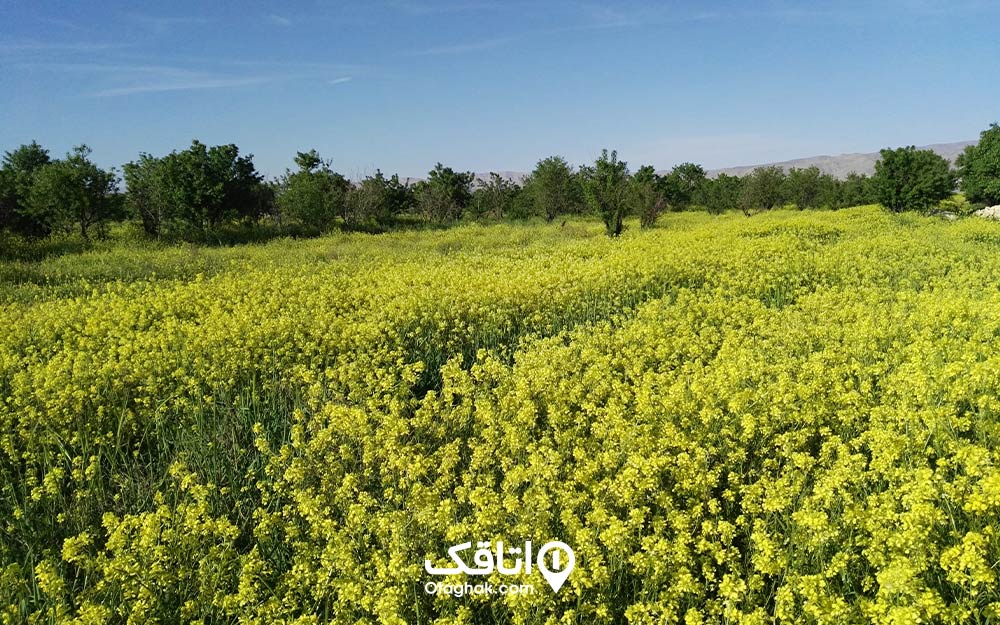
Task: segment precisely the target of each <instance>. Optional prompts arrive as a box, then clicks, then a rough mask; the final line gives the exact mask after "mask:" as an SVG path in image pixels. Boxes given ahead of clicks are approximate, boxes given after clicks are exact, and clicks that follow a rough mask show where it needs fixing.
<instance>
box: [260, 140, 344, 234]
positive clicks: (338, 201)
mask: <svg viewBox="0 0 1000 625" xmlns="http://www.w3.org/2000/svg"><path fill="white" fill-rule="evenodd" d="M295 164H296V165H298V168H299V169H298V171H295V172H292V171H286V172H285V176H284V177H283V178H282V180H281V181H280V182H279V184H278V191H277V198H276V203H277V207H278V210H279V212H280V214H281V215H282V217H289V218H291V219H293V220H295V221H297V222H299V223H301V224H302V225H304V226H306V227H307V228H312V229H315V230H320V231H324V230H328V229H329V228H330V227H331V226H332V225H333V224H334V222H335V221H336V220H337V218H338V217H340V218H343V219H344V221H345V223H353V222H354V217H355V215H354V214H353V212H352V211H350V210H349V207H348V202H347V197H348V193H349V192H350V190H351V184H350V182H349V181H348V180H347V178H345V177H344V176H342V175H340V174H339V173H337V172H335V171H333V169H332V168H331V163H330V161H324V160H323V159H321V158H320V156H319V154H318V153H317V152H316V150H310V151H309V152H298V153H297V154H296V156H295Z"/></svg>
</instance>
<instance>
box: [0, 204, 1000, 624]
mask: <svg viewBox="0 0 1000 625" xmlns="http://www.w3.org/2000/svg"><path fill="white" fill-rule="evenodd" d="M574 227H575V229H574V230H570V231H566V230H564V229H562V228H560V227H559V226H557V225H547V226H531V227H516V226H506V225H504V226H495V227H489V228H483V227H477V226H468V227H461V228H456V229H454V230H449V231H446V232H432V233H401V234H393V235H381V236H375V237H371V236H361V235H343V236H331V237H327V238H324V239H320V240H318V241H309V242H282V243H280V244H269V245H265V246H260V247H257V248H248V249H247V250H242V251H239V252H233V251H228V250H225V251H219V250H215V251H213V250H206V251H204V252H203V254H205V255H207V256H206V258H205V259H203V260H201V261H200V264H199V265H198V268H199V271H198V272H196V273H193V274H188V273H185V271H184V270H183V269H182V268H180V267H179V266H178V265H174V264H172V263H173V261H171V260H169V259H170V258H173V257H172V256H170V255H171V254H175V252H173V251H169V250H168V251H162V250H151V251H149V252H148V254H149V255H150V258H152V259H154V260H149V259H146V260H144V261H143V260H141V259H142V252H140V251H135V250H131V251H127V254H128V255H132V256H136V257H138V258H139V259H140V260H133V262H132V263H131V264H128V263H126V264H127V265H128V266H135V267H146V266H147V265H149V266H156V265H157V263H161V262H162V263H163V264H165V265H166V266H167V268H166V269H165V270H164V271H163V272H162V273H161V274H160V275H159V276H153V275H152V274H151V272H147V273H142V272H139V273H141V275H135V276H132V277H131V278H129V279H125V278H123V277H122V276H115V275H113V272H109V271H108V270H107V268H106V265H105V264H104V263H96V262H95V261H94V259H90V260H89V261H88V260H86V259H85V261H84V262H83V264H82V265H81V267H83V269H80V270H79V274H76V275H72V276H69V277H66V275H65V274H66V272H67V268H66V265H65V261H64V259H56V260H50V261H41V262H40V263H38V265H37V266H35V267H33V268H32V272H33V273H32V275H33V276H35V277H36V278H39V277H41V276H46V275H50V276H51V275H55V274H52V273H49V272H56V271H58V272H59V273H58V276H63V277H54V278H52V280H51V282H50V281H47V280H41V279H38V280H34V281H31V282H28V283H25V284H13V283H10V284H7V285H5V286H4V288H3V289H2V290H0V293H3V294H4V301H6V303H4V304H2V305H0V327H5V328H10V329H11V331H9V332H5V333H3V334H2V335H0V623H4V624H6V623H18V622H23V621H34V622H42V621H65V622H76V623H117V622H133V623H147V622H148V623H170V622H201V623H218V622H242V623H321V622H324V623H325V622H330V623H344V624H347V623H351V624H358V623H371V624H375V623H399V624H402V623H440V624H444V623H492V622H510V623H517V624H524V625H529V624H542V623H544V624H546V625H548V624H556V623H617V622H630V623H650V624H651V623H678V624H680V623H685V624H695V623H747V624H763V623H773V622H779V623H869V622H876V623H885V624H889V623H922V622H941V623H965V622H970V621H976V620H978V621H979V622H987V621H993V620H997V619H1000V583H998V580H997V574H996V571H995V567H996V563H997V562H998V561H1000V531H998V530H1000V526H998V523H1000V458H998V457H997V451H996V450H997V449H998V445H1000V349H998V348H1000V291H998V290H997V288H996V282H995V281H996V276H997V275H1000V255H998V254H997V247H996V243H995V242H996V241H1000V230H998V227H997V226H996V225H994V224H989V223H982V222H971V221H967V222H965V221H963V222H957V223H951V222H943V221H937V220H934V219H930V218H915V217H911V216H892V215H887V214H884V213H882V212H880V211H878V210H876V209H874V208H858V209H850V210H845V211H840V212H836V213H822V214H819V213H817V214H807V213H797V212H796V213H792V212H780V211H779V212H774V213H770V214H766V215H759V216H756V217H754V218H753V219H752V220H747V219H745V218H742V217H737V216H725V217H712V216H707V215H696V214H679V215H672V216H669V218H667V219H664V220H663V227H661V228H658V229H654V230H652V231H643V232H641V233H636V232H630V233H627V234H626V236H623V237H621V238H620V239H618V240H608V239H607V238H605V237H602V236H600V228H599V226H598V225H596V224H588V225H585V226H580V225H576V224H575V225H574ZM176 253H180V252H176ZM183 253H189V252H183ZM122 254H123V255H125V254H126V252H122ZM213 254H215V255H217V256H213ZM239 254H242V255H243V256H239ZM157 259H159V260H157ZM164 259H166V260H164ZM168 261H169V262H168ZM88 263H89V264H88ZM15 270H17V271H21V270H25V268H24V267H8V268H6V269H5V272H4V273H3V274H2V275H10V274H13V273H15ZM470 538H475V539H482V540H504V541H509V542H517V541H523V540H526V539H530V540H534V541H537V542H539V543H541V542H544V541H547V540H561V541H564V542H566V543H567V544H569V545H571V546H572V547H573V549H574V551H575V553H576V563H577V566H576V569H575V570H574V572H573V573H572V575H571V576H570V577H569V578H568V581H567V582H566V584H565V586H564V587H563V588H562V589H561V591H560V592H558V593H551V592H541V590H543V589H545V588H546V587H545V586H544V584H542V583H541V581H540V578H538V575H537V572H535V573H532V574H530V575H523V576H522V579H519V580H517V581H518V582H526V583H534V584H535V586H536V588H537V589H538V590H539V592H535V593H533V594H518V595H509V596H504V597H480V596H470V597H466V598H463V599H461V600H457V599H455V598H451V597H447V596H436V595H428V594H427V593H424V592H423V590H422V587H423V582H425V581H426V579H425V577H426V576H425V573H424V571H423V566H422V565H423V562H424V560H425V559H432V560H435V559H439V558H440V557H441V556H442V554H445V553H446V552H447V548H448V546H449V545H454V544H457V543H461V542H463V541H466V540H469V539H470ZM495 575H498V574H495ZM452 581H456V582H461V581H463V580H461V579H457V578H456V579H455V580H452ZM484 581H492V582H497V583H498V582H500V581H511V580H501V579H500V578H499V577H497V578H496V579H493V578H490V579H489V580H484Z"/></svg>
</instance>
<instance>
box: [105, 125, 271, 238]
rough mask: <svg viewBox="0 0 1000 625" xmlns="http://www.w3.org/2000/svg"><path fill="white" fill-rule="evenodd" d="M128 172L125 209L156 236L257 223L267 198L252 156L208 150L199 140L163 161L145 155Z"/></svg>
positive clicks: (233, 149) (234, 150)
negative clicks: (231, 222)
mask: <svg viewBox="0 0 1000 625" xmlns="http://www.w3.org/2000/svg"><path fill="white" fill-rule="evenodd" d="M124 170H125V183H126V186H127V187H128V192H127V195H126V205H127V206H128V207H129V208H130V210H131V213H132V215H133V216H134V217H136V218H137V219H139V220H140V221H141V222H142V225H143V228H144V229H145V230H146V232H147V233H148V234H150V235H152V236H159V235H160V234H161V233H162V232H163V231H165V230H170V231H182V230H196V231H201V232H205V231H208V230H210V229H212V228H214V227H217V226H219V225H220V224H222V223H223V222H225V221H227V220H230V219H235V218H246V219H256V218H257V217H259V214H260V212H261V210H262V206H263V205H265V204H267V201H268V196H269V193H268V190H267V189H266V188H265V185H264V182H263V177H262V176H261V175H260V174H259V173H257V171H256V169H255V168H254V165H253V156H252V155H247V156H240V154H239V148H237V147H236V146H235V145H232V144H229V145H219V146H213V147H211V148H210V147H208V146H206V145H205V144H203V143H201V142H200V141H198V140H195V141H192V142H191V147H189V148H188V149H186V150H183V151H181V152H176V151H175V152H171V153H170V154H167V155H166V156H164V157H161V158H156V157H153V156H150V155H148V154H142V155H140V157H139V160H138V161H134V162H132V163H129V164H127V165H126V166H125V167H124Z"/></svg>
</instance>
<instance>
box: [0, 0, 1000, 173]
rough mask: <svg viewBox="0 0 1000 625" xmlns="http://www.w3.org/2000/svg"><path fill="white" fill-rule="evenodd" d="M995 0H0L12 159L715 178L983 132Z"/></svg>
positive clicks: (997, 68) (1, 68)
mask: <svg viewBox="0 0 1000 625" xmlns="http://www.w3.org/2000/svg"><path fill="white" fill-rule="evenodd" d="M998 24H1000V3H995V2H989V1H972V0H884V1H878V0H872V1H868V2H861V1H858V2H855V1H846V2H835V1H831V2H824V3H821V2H815V1H814V2H792V1H789V0H785V1H773V2H771V1H763V2H695V1H683V2H682V1H678V2H652V1H635V2H610V3H609V2H604V3H601V2H574V1H569V0H561V1H556V2H522V1H519V0H515V1H506V2H499V1H492V0H371V1H369V2H362V1H358V2H320V1H313V2H282V3H277V2H263V1H253V0H250V1H247V2H189V1H187V0H181V1H177V2H171V3H166V2H156V3H153V2H134V1H132V2H123V1H117V2H116V1H112V2H101V3H97V2H48V1H45V0H38V1H30V2H29V1H18V2H11V1H9V0H0V150H8V149H11V148H13V147H16V146H17V145H19V144H21V143H24V142H28V141H31V140H32V139H37V140H38V141H39V142H41V143H42V144H43V145H44V146H46V147H48V148H49V149H50V150H51V151H52V152H53V153H54V154H56V155H61V154H62V153H64V152H65V151H67V150H68V149H69V148H70V147H72V146H73V145H75V144H78V143H83V142H85V143H87V144H89V145H90V146H91V147H92V148H93V150H94V158H95V159H96V160H97V161H99V162H100V163H101V164H103V165H106V166H120V165H121V164H122V163H124V162H127V161H129V160H132V159H134V158H135V157H136V156H137V155H138V154H139V152H140V151H146V152H150V153H152V154H164V153H166V152H169V151H170V150H173V149H178V148H184V147H186V146H187V145H188V144H189V143H190V141H191V139H192V138H196V137H197V138H199V139H200V140H202V141H203V142H205V143H210V144H216V143H236V144H237V145H239V146H240V148H241V150H243V151H244V152H250V153H253V154H254V155H255V161H256V163H257V165H258V168H259V169H261V170H262V171H263V172H265V173H267V174H269V175H277V174H280V173H281V172H282V171H284V169H285V168H286V167H290V166H292V158H293V156H294V153H295V151H296V150H305V149H309V148H316V149H318V150H319V151H320V153H321V154H322V155H323V156H324V157H328V158H332V159H333V161H334V166H335V168H337V169H338V170H340V171H342V172H343V173H345V174H348V175H350V176H358V175H362V174H366V173H370V172H373V171H374V170H375V168H376V167H379V168H381V169H382V170H383V171H386V172H399V173H401V174H403V175H421V174H423V173H424V172H426V171H427V170H428V169H429V168H431V167H432V166H433V165H434V163H435V162H437V161H442V162H444V163H445V164H447V165H452V166H454V167H456V168H462V169H471V170H476V171H489V170H530V169H531V168H532V166H533V164H534V162H535V161H537V160H538V159H539V158H541V157H544V156H547V155H550V154H561V155H563V156H565V157H566V158H567V159H569V160H570V162H571V163H574V164H577V163H581V162H584V161H590V160H592V159H593V158H594V157H595V156H596V155H597V153H598V152H599V151H600V148H602V147H612V148H617V149H618V150H619V153H620V154H621V156H622V157H623V158H625V160H627V161H629V163H630V164H631V165H636V166H637V165H639V164H643V163H652V164H654V165H656V166H657V168H666V167H669V166H671V165H673V164H676V163H678V162H682V161H686V160H692V161H695V162H700V163H702V164H704V165H705V166H707V167H720V166H727V165H739V164H747V163H758V162H764V161H770V160H783V159H788V158H795V157H801V156H813V155H817V154H838V153H842V152H855V151H863V152H867V151H874V150H876V149H878V148H881V147H886V146H897V145H904V144H911V143H915V144H917V145H921V144H928V143H938V142H948V141H958V140H963V139H973V138H976V137H977V136H978V133H979V131H981V130H982V129H984V128H986V127H987V126H988V125H989V123H991V122H994V121H997V120H998V119H1000V38H998V35H1000V30H998V28H997V25H998Z"/></svg>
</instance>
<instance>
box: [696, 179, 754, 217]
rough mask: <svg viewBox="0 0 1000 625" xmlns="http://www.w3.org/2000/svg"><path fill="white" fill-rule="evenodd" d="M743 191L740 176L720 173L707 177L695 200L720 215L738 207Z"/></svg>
mask: <svg viewBox="0 0 1000 625" xmlns="http://www.w3.org/2000/svg"><path fill="white" fill-rule="evenodd" d="M742 192H743V180H742V178H740V177H739V176H730V175H729V174H719V175H718V176H716V177H715V178H706V179H705V182H704V183H703V184H702V186H701V188H700V189H699V190H698V193H697V195H696V197H695V202H697V203H699V204H701V205H702V206H704V207H705V208H706V209H707V210H708V212H709V213H711V214H713V215H720V214H722V213H724V212H726V211H727V210H730V209H733V208H736V207H737V206H739V203H740V195H741V194H742Z"/></svg>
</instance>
